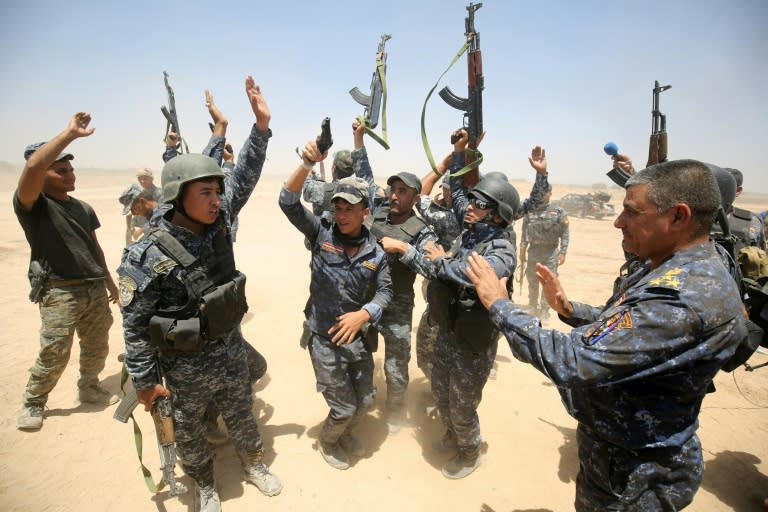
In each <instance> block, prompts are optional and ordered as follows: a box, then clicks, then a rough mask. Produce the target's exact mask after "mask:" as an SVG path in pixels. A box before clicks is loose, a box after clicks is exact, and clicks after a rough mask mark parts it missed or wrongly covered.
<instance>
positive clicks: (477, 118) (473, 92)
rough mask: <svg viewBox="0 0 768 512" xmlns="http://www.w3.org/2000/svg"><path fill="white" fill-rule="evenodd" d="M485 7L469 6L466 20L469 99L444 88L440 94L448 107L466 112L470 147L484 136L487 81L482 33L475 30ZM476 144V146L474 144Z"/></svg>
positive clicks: (465, 119) (465, 120)
mask: <svg viewBox="0 0 768 512" xmlns="http://www.w3.org/2000/svg"><path fill="white" fill-rule="evenodd" d="M482 6H483V4H482V3H480V4H473V3H471V2H470V4H469V6H467V12H468V14H467V17H466V18H465V19H464V28H465V31H464V35H466V36H467V47H468V50H467V84H468V86H467V91H468V93H467V97H466V98H461V97H459V96H456V94H454V93H453V91H451V89H450V88H448V87H447V86H446V87H443V88H442V89H441V90H440V92H439V93H438V94H439V95H440V97H441V98H443V101H445V102H446V103H447V104H448V105H450V106H451V107H453V108H455V109H456V110H461V111H463V112H464V122H463V128H465V129H466V130H467V133H468V134H469V144H470V147H472V146H474V145H475V144H476V142H477V139H478V138H479V137H480V136H481V135H482V134H483V89H484V88H485V83H484V82H485V79H484V77H483V56H482V54H481V53H480V33H479V32H477V31H476V30H475V11H476V10H478V9H479V8H481V7H482ZM455 143H456V139H455V137H453V136H452V137H451V144H455ZM473 143H474V144H473Z"/></svg>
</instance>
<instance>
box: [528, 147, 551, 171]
mask: <svg viewBox="0 0 768 512" xmlns="http://www.w3.org/2000/svg"><path fill="white" fill-rule="evenodd" d="M528 162H529V163H530V164H531V167H533V168H534V169H536V174H547V152H546V151H545V150H544V148H542V147H541V146H536V147H534V148H533V149H532V150H531V156H529V157H528Z"/></svg>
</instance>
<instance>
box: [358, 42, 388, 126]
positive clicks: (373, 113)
mask: <svg viewBox="0 0 768 512" xmlns="http://www.w3.org/2000/svg"><path fill="white" fill-rule="evenodd" d="M391 38H392V36H390V35H389V34H383V35H382V36H381V42H380V43H379V47H378V49H377V50H376V69H375V70H374V71H373V77H372V78H371V94H370V95H368V94H364V93H363V92H361V91H360V89H358V88H357V87H353V88H352V89H350V90H349V94H350V95H351V96H352V98H353V99H354V100H355V101H356V102H358V103H359V104H360V105H362V106H363V107H364V110H363V120H364V121H365V125H366V126H367V127H368V128H371V129H373V128H376V125H378V124H379V111H380V110H381V99H382V95H383V94H384V81H383V80H382V79H383V78H384V75H385V72H386V69H387V53H386V52H385V51H384V45H385V44H386V43H387V40H389V39H391ZM385 108H386V107H385ZM385 123H386V121H385Z"/></svg>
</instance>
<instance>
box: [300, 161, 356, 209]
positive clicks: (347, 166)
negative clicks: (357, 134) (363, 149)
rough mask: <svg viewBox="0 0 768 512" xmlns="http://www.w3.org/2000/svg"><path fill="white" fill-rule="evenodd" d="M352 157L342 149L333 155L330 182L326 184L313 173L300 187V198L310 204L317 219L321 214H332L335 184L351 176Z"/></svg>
mask: <svg viewBox="0 0 768 512" xmlns="http://www.w3.org/2000/svg"><path fill="white" fill-rule="evenodd" d="M353 173H354V171H353V169H352V155H351V153H350V151H349V150H348V149H342V150H340V151H337V152H336V153H334V154H333V165H332V166H331V178H332V179H331V182H330V183H327V182H326V181H325V179H324V178H325V177H324V176H322V177H321V176H318V175H316V174H315V172H314V171H312V173H311V174H310V175H309V176H307V179H306V180H305V181H304V185H303V186H302V196H303V198H304V200H305V201H307V202H308V203H312V213H314V214H315V216H317V217H319V216H321V215H322V214H323V212H333V209H334V208H333V202H332V201H331V196H332V195H333V189H334V188H335V187H336V182H337V181H339V180H340V179H342V178H346V177H348V176H352V174H353Z"/></svg>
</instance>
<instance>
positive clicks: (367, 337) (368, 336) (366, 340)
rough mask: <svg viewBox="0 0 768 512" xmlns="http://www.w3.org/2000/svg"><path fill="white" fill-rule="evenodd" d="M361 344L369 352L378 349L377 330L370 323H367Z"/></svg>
mask: <svg viewBox="0 0 768 512" xmlns="http://www.w3.org/2000/svg"><path fill="white" fill-rule="evenodd" d="M363 345H364V346H365V348H366V349H367V350H368V352H370V353H374V352H376V351H377V350H379V330H378V329H376V328H375V327H374V326H373V325H371V324H368V328H367V329H366V330H365V334H363Z"/></svg>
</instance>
